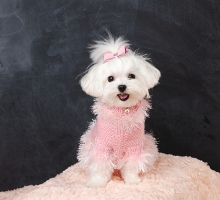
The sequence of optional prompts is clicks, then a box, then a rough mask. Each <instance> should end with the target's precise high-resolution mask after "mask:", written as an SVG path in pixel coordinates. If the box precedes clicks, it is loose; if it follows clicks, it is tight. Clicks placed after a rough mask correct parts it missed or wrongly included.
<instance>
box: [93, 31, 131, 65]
mask: <svg viewBox="0 0 220 200" xmlns="http://www.w3.org/2000/svg"><path fill="white" fill-rule="evenodd" d="M122 46H129V43H128V41H127V40H125V39H124V38H123V37H119V38H117V39H115V38H113V36H111V35H109V36H108V38H104V39H103V40H102V41H95V43H94V44H92V45H90V46H89V48H90V49H91V51H90V58H91V59H92V61H93V63H99V62H103V56H104V54H105V53H107V52H110V53H113V54H114V53H116V52H118V50H119V49H120V48H121V47H122Z"/></svg>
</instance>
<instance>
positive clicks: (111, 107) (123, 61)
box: [78, 36, 160, 187]
mask: <svg viewBox="0 0 220 200" xmlns="http://www.w3.org/2000/svg"><path fill="white" fill-rule="evenodd" d="M90 57H91V59H92V61H93V63H92V66H91V67H90V69H89V70H88V71H87V72H86V74H85V75H84V76H83V77H82V79H81V80H80V84H81V87H82V89H83V90H84V91H85V92H86V93H87V94H89V95H91V96H93V97H95V103H94V105H93V107H92V111H93V113H94V114H95V115H96V120H93V122H92V123H91V124H90V126H89V128H88V130H87V131H86V132H85V134H84V135H82V137H81V140H80V146H79V151H78V160H79V161H80V163H81V165H82V167H83V168H84V169H86V170H88V172H89V174H90V179H89V181H88V182H87V186H88V187H104V186H106V184H107V183H108V181H109V180H110V179H111V176H112V174H113V172H114V170H115V169H117V170H120V171H121V176H122V178H123V179H124V182H125V183H130V184H137V183H139V182H140V181H141V178H140V177H139V175H140V173H144V172H147V171H149V170H150V169H152V168H153V167H154V164H155V162H156V160H157V158H158V150H157V145H156V141H155V139H154V138H153V137H152V136H151V135H149V134H145V128H144V124H145V123H144V122H145V118H146V117H148V113H147V111H148V109H150V108H151V105H150V103H149V101H148V100H147V99H149V98H150V96H149V92H148V90H149V89H150V88H153V87H154V86H155V85H156V84H157V83H158V80H159V78H160V72H159V70H157V69H156V68H155V67H154V66H153V65H152V64H150V63H149V62H148V61H149V59H148V58H147V57H146V56H145V55H140V54H138V53H137V52H134V51H132V50H131V49H130V48H129V43H128V42H127V41H126V40H124V39H123V38H122V37H119V38H117V39H114V38H113V37H112V36H109V38H108V39H104V40H103V41H98V42H96V43H95V44H94V45H92V46H91V54H90Z"/></svg>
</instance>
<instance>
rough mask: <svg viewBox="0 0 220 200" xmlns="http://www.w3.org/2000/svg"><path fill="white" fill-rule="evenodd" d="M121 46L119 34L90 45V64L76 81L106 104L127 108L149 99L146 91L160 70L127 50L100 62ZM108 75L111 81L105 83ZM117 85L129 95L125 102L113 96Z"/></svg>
mask: <svg viewBox="0 0 220 200" xmlns="http://www.w3.org/2000/svg"><path fill="white" fill-rule="evenodd" d="M121 46H129V43H128V42H127V41H125V40H124V39H123V38H122V37H119V38H118V39H116V40H114V39H113V38H112V37H110V38H109V39H106V40H104V41H98V42H97V43H96V44H95V45H93V46H91V48H92V51H91V56H90V57H91V59H92V60H93V66H92V67H91V68H90V69H89V71H88V72H87V73H86V74H85V76H84V77H83V78H82V79H81V81H80V83H81V86H82V89H83V90H84V91H85V92H86V93H87V94H89V95H91V96H93V97H98V98H100V99H101V101H102V102H105V103H107V104H108V105H110V106H117V107H130V106H133V105H135V104H136V103H137V102H138V101H139V100H141V99H143V98H144V97H145V96H147V97H148V98H149V92H148V90H149V89H150V88H153V87H154V86H155V85H156V84H157V83H158V80H159V78H160V71H159V70H157V69H156V68H155V67H154V66H153V65H152V64H151V63H149V62H148V61H149V58H147V57H146V56H143V55H138V54H137V53H135V52H133V51H132V50H131V49H129V52H128V53H127V54H126V55H124V56H121V57H120V58H115V59H112V60H111V61H109V62H106V63H105V64H103V55H104V53H106V52H113V53H114V52H117V51H118V49H119V48H120V47H121ZM129 74H135V76H136V78H135V79H132V80H129V79H128V75H129ZM109 76H113V77H114V78H115V80H114V81H113V82H108V80H107V79H108V77H109ZM118 85H126V86H127V89H126V93H128V94H130V97H129V99H128V100H127V101H125V102H123V101H121V100H120V99H119V98H118V97H117V94H118V93H119V92H118Z"/></svg>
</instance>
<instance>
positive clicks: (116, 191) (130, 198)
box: [0, 153, 220, 200]
mask: <svg viewBox="0 0 220 200" xmlns="http://www.w3.org/2000/svg"><path fill="white" fill-rule="evenodd" d="M142 178H143V181H142V182H141V183H139V184H138V185H128V184H125V183H124V182H123V180H122V179H121V178H120V176H116V175H115V176H113V177H112V180H111V181H110V182H109V183H108V185H107V186H106V187H105V188H97V189H92V188H87V187H86V184H85V183H86V180H87V179H88V176H87V174H86V172H85V171H83V170H82V169H81V168H80V166H79V164H78V163H77V164H75V165H73V166H71V167H69V168H68V169H67V170H65V171H64V172H63V173H61V174H59V175H57V176H56V177H55V178H51V179H49V180H48V181H46V182H45V183H43V184H41V185H36V186H26V187H23V188H20V189H16V190H13V191H7V192H0V199H1V200H3V199H5V200H6V199H7V200H11V199H13V200H21V199H22V200H27V199H30V200H35V199H36V200H40V199H44V200H47V199H52V200H68V199H71V200H116V199H119V200H155V199H157V200H159V199H161V200H185V199H187V200H220V173H217V172H215V171H213V170H211V169H210V168H209V166H207V164H205V163H204V162H202V161H199V160H197V159H195V158H191V157H179V156H172V155H166V154H162V153H160V157H159V160H158V162H157V164H156V167H155V169H154V170H152V171H150V172H149V173H147V174H146V175H145V176H143V177H142Z"/></svg>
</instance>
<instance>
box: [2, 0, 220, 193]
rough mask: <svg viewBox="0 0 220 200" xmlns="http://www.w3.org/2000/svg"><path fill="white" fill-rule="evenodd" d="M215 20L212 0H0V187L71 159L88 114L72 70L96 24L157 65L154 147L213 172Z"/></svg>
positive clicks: (217, 99)
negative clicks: (201, 163) (198, 161)
mask: <svg viewBox="0 0 220 200" xmlns="http://www.w3.org/2000/svg"><path fill="white" fill-rule="evenodd" d="M219 19H220V2H219V0H145V1H144V0H90V1H89V0H84V1H82V0H78V1H77V0H47V1H44V0H38V1H36V0H7V1H6V0H0V190H1V191H3V190H9V189H14V188H17V187H22V186H24V185H28V184H40V183H42V182H44V181H46V180H47V179H49V178H51V177H54V176H55V175H56V174H58V173H60V172H62V171H63V170H65V169H66V168H67V167H69V166H71V165H72V164H74V163H76V162H77V160H76V150H77V148H78V142H79V138H80V136H81V135H82V134H83V132H84V131H85V130H86V128H87V125H88V122H89V121H91V119H92V117H93V116H92V114H91V112H90V108H89V107H90V106H91V104H92V98H91V97H89V96H87V95H86V94H84V93H83V92H82V91H81V88H80V86H79V84H78V81H79V78H80V77H79V78H76V77H77V76H78V75H79V74H81V73H82V72H83V71H85V69H86V67H87V66H88V65H89V64H90V60H89V54H88V51H87V46H88V44H89V43H91V42H92V40H94V39H100V37H101V36H105V35H106V29H108V30H109V31H110V32H111V33H112V34H113V35H115V36H120V35H125V36H126V38H127V39H128V40H130V42H131V43H132V48H134V49H136V48H138V49H139V50H140V52H143V53H148V54H150V57H151V58H152V62H153V64H154V65H155V66H156V67H157V68H158V69H159V70H160V71H161V73H162V78H161V80H160V85H158V86H157V87H155V88H154V89H153V91H151V94H153V95H152V103H153V110H151V112H150V118H149V119H148V120H147V121H146V127H147V130H148V131H150V130H152V131H153V132H154V135H155V137H156V138H157V139H158V141H159V150H160V151H161V152H164V153H169V154H174V155H181V156H193V157H196V158H198V159H201V160H203V161H205V162H208V164H209V165H210V166H211V168H212V169H214V170H216V171H220V160H219V158H220V134H219V130H220V123H219V119H220V57H219V54H220V46H219V45H220V24H219V22H220V21H219ZM73 181H74V180H73Z"/></svg>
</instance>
